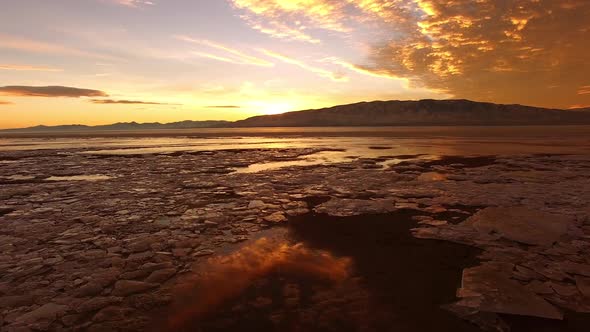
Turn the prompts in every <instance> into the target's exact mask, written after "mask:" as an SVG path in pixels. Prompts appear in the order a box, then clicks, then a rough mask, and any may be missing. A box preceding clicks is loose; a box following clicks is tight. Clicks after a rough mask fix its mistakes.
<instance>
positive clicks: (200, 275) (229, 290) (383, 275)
mask: <svg viewBox="0 0 590 332" xmlns="http://www.w3.org/2000/svg"><path fill="white" fill-rule="evenodd" d="M414 214H415V213H414V212H412V210H403V211H401V210H400V211H399V212H395V213H392V214H387V215H374V216H355V217H345V218H340V217H328V216H324V215H313V216H311V215H308V216H305V217H301V218H300V219H297V220H292V221H291V222H290V223H289V227H288V229H283V228H279V229H280V230H282V232H280V233H279V234H281V236H272V237H268V236H267V237H265V238H262V239H259V240H253V241H252V242H250V243H249V244H246V245H244V246H243V247H241V248H240V249H239V250H237V251H235V252H233V253H229V254H226V255H223V256H220V257H218V258H213V259H211V260H209V261H208V262H207V263H205V264H203V265H200V267H199V268H198V271H197V272H196V273H195V275H194V276H191V277H186V279H185V280H184V281H181V282H180V283H181V284H182V285H184V286H182V287H180V288H179V289H178V290H177V291H176V292H175V293H174V294H175V295H174V304H173V305H172V306H171V307H170V308H169V310H167V311H166V312H165V313H164V314H161V315H159V317H165V318H163V319H165V322H163V323H161V324H154V326H155V329H154V331H158V332H160V331H175V332H176V331H178V332H180V331H204V332H217V331H306V332H307V331H317V332H319V331H322V332H327V331H334V332H336V331H337V332H348V331H350V332H353V331H367V332H368V331H415V332H421V331H438V330H440V331H442V330H444V331H457V332H460V331H463V332H473V331H477V329H476V328H475V327H473V326H471V325H469V324H467V323H465V322H463V321H461V320H460V319H458V318H457V317H455V316H452V315H451V314H449V313H448V312H446V311H444V310H442V309H441V308H440V306H441V305H442V304H445V303H449V302H452V301H453V300H454V299H455V290H456V288H457V287H458V285H459V283H460V276H461V270H462V268H463V267H465V266H467V265H468V264H472V263H471V262H473V259H474V256H475V254H476V252H475V250H473V249H471V248H468V247H463V246H460V245H456V244H452V243H447V242H441V241H425V240H418V239H415V238H414V237H412V236H411V234H410V232H409V229H410V228H411V227H413V226H412V225H414V224H413V221H412V218H411V217H412V216H414ZM274 230H276V229H273V231H274Z"/></svg>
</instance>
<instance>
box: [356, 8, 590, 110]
mask: <svg viewBox="0 0 590 332" xmlns="http://www.w3.org/2000/svg"><path fill="white" fill-rule="evenodd" d="M373 1H374V2H384V1H385V0H373ZM416 4H417V7H416V8H415V11H414V12H413V14H412V11H408V15H407V17H406V18H405V20H403V21H399V20H396V21H392V22H390V23H391V29H392V32H391V35H392V37H393V38H392V39H391V40H389V41H387V42H383V43H381V44H377V45H375V46H374V48H373V55H372V58H371V59H370V60H371V61H370V62H369V64H365V65H364V66H363V68H365V69H368V70H375V71H387V72H389V73H391V74H392V75H396V76H400V77H406V78H409V79H410V80H411V82H412V84H413V85H415V86H425V87H428V88H431V89H438V90H442V91H446V92H448V93H450V94H452V95H454V96H456V97H460V98H469V99H477V100H489V101H493V102H503V103H522V104H531V105H539V106H546V107H569V106H571V105H575V104H579V105H588V104H590V93H587V92H588V90H587V89H586V87H588V86H590V61H588V54H590V42H588V41H589V40H590V20H589V19H588V18H589V17H590V1H587V0H479V1H472V0H453V1H450V0H416ZM389 10H395V8H394V7H391V8H389Z"/></svg>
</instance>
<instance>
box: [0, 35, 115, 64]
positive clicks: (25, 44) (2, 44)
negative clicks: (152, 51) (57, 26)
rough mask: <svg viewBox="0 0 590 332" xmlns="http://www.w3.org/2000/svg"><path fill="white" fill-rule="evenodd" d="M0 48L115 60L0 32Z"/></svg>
mask: <svg viewBox="0 0 590 332" xmlns="http://www.w3.org/2000/svg"><path fill="white" fill-rule="evenodd" d="M0 49H11V50H17V51H23V52H30V53H40V54H51V55H69V56H79V57H88V58H96V59H108V60H117V58H115V57H112V56H109V55H104V54H98V53H94V52H88V51H84V50H80V49H77V48H73V47H67V46H64V45H60V44H54V43H47V42H44V41H39V40H33V39H27V38H21V37H16V36H9V35H4V34H1V33H0Z"/></svg>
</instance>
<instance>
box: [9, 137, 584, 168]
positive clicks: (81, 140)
mask: <svg viewBox="0 0 590 332" xmlns="http://www.w3.org/2000/svg"><path fill="white" fill-rule="evenodd" d="M64 135H65V134H64ZM71 135H73V134H71ZM117 135H118V136H117ZM300 148H313V149H316V150H318V152H317V153H314V154H309V155H305V156H301V157H299V158H295V159H293V160H281V161H272V162H264V163H258V164H251V165H249V166H247V167H243V168H237V169H236V171H237V172H240V173H255V172H260V171H266V170H272V169H276V168H281V167H289V166H312V165H318V164H328V163H340V162H347V161H350V160H355V159H359V158H381V159H382V160H381V161H379V163H378V164H377V167H382V168H387V167H388V166H390V165H394V164H396V163H399V162H400V158H399V156H404V155H410V156H418V157H419V158H428V159H430V158H436V157H438V156H443V155H515V154H586V155H587V154H590V126H553V127H539V126H534V127H374V128H373V127H371V128H369V127H355V128H347V127H344V128H246V129H235V128H234V129H205V130H193V131H146V132H126V133H125V132H122V133H121V132H119V133H117V132H115V133H114V132H102V133H83V134H82V133H80V136H69V137H60V136H55V134H47V135H46V136H42V134H35V137H13V136H6V135H4V138H0V151H29V150H39V149H44V150H47V149H56V150H62V151H64V150H65V151H67V150H71V151H75V153H83V154H90V155H97V156H98V155H103V156H104V155H107V156H108V155H123V156H124V155H129V156H131V155H142V154H172V153H182V152H200V151H216V150H252V151H255V150H257V149H300ZM335 150H337V151H335ZM254 153H255V152H254ZM2 162H11V161H2Z"/></svg>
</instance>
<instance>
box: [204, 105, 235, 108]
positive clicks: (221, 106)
mask: <svg viewBox="0 0 590 332" xmlns="http://www.w3.org/2000/svg"><path fill="white" fill-rule="evenodd" d="M206 107H207V108H242V106H237V105H213V106H206Z"/></svg>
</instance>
